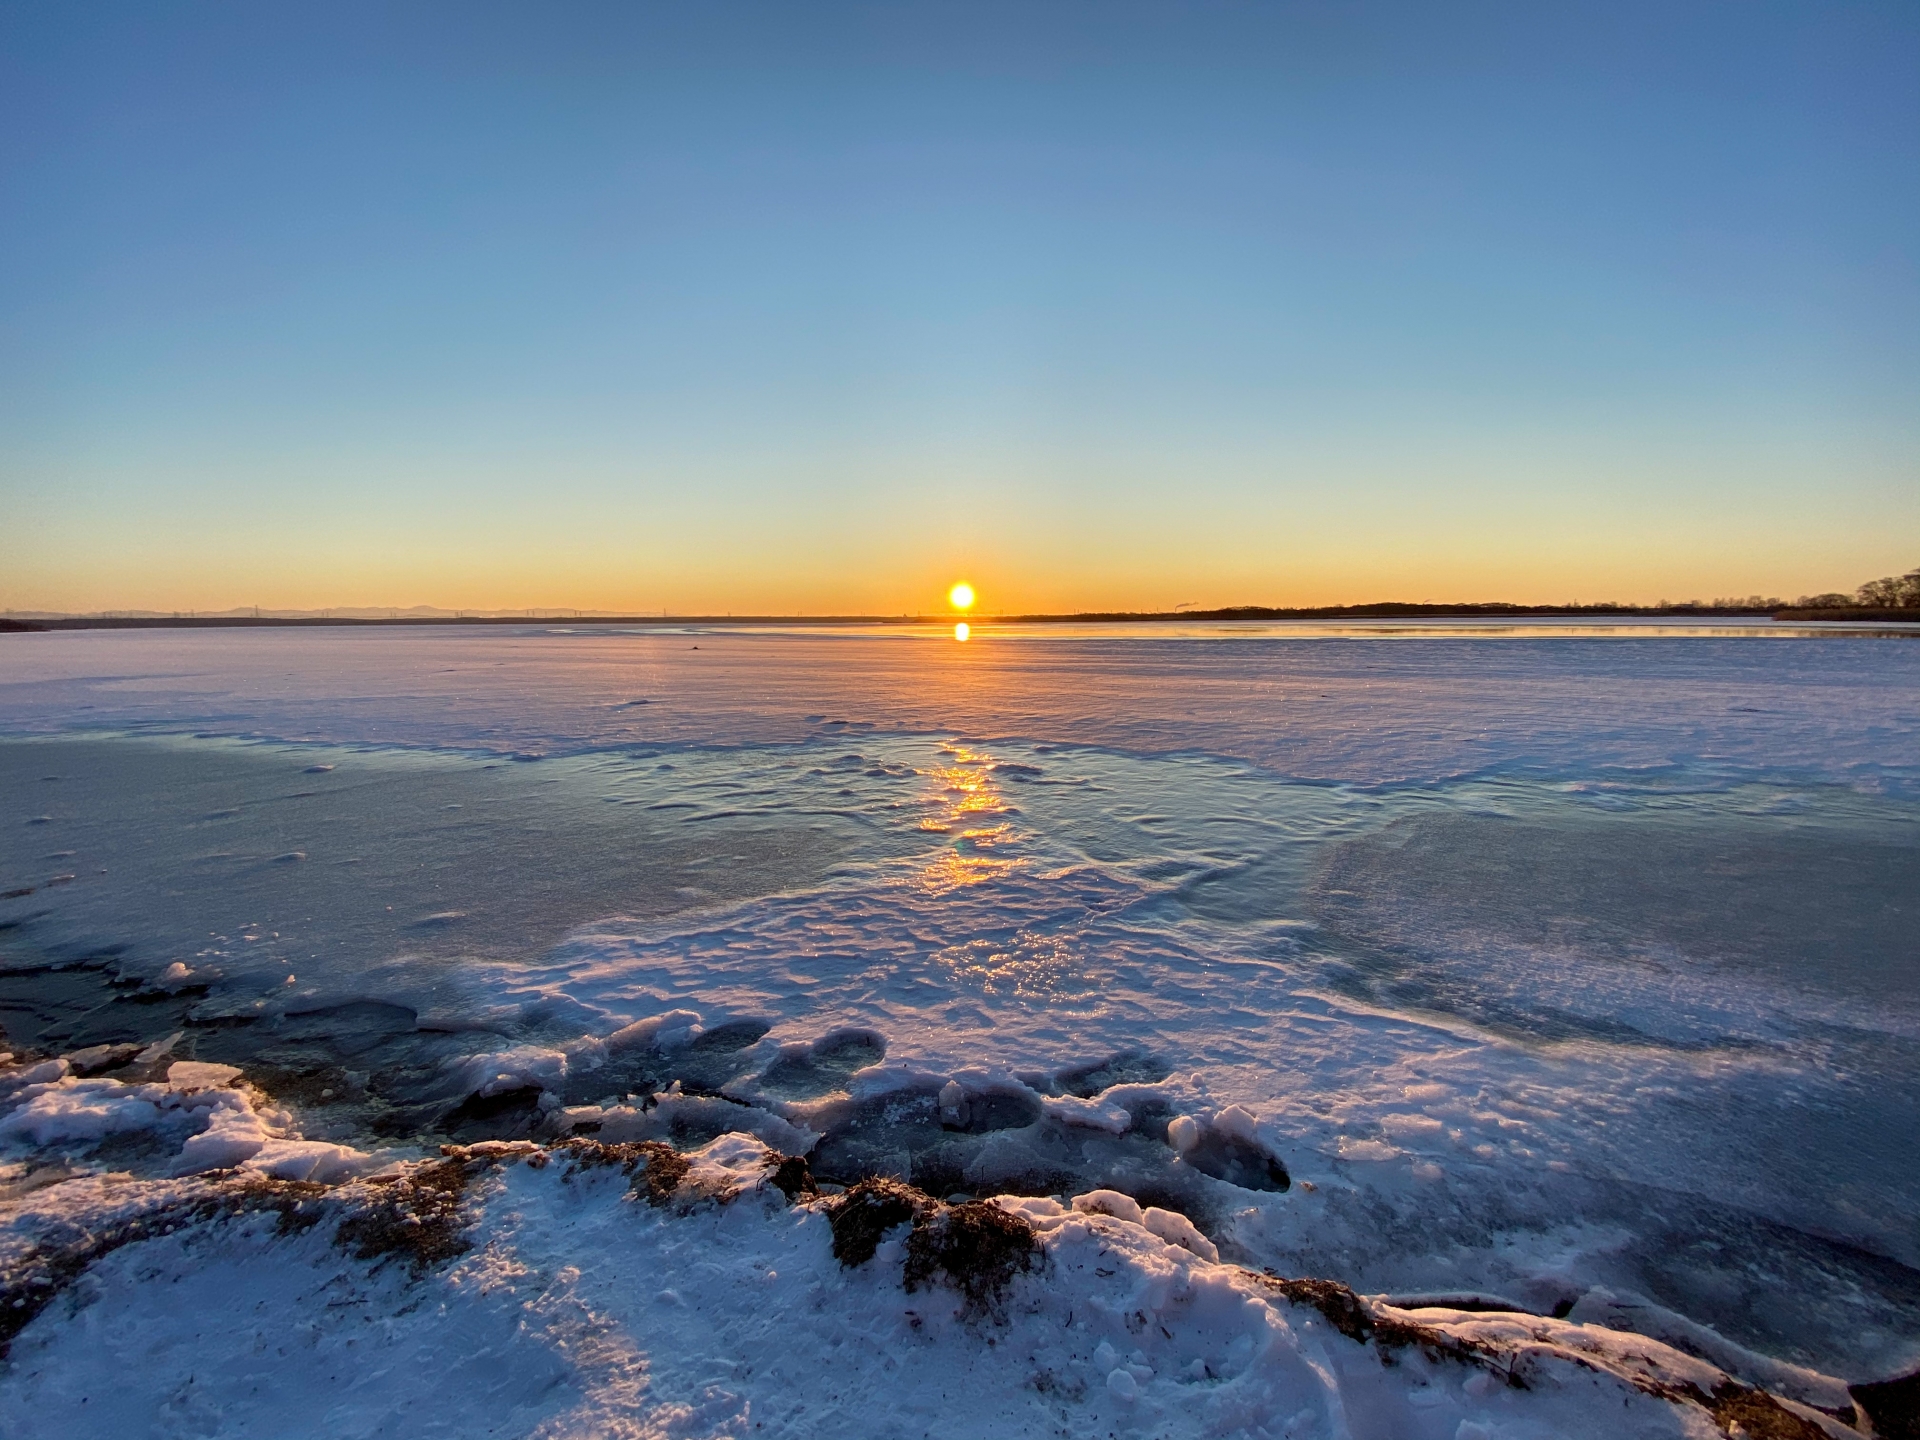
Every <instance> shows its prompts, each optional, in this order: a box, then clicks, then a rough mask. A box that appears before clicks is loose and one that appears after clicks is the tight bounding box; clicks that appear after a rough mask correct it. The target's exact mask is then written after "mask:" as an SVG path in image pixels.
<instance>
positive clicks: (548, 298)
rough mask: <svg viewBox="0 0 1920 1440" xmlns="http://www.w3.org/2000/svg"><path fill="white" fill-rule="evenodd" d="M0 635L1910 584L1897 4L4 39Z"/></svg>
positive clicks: (1912, 418) (61, 17)
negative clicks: (433, 610)
mask: <svg viewBox="0 0 1920 1440" xmlns="http://www.w3.org/2000/svg"><path fill="white" fill-rule="evenodd" d="M0 136H4V139H0V529H4V532H5V538H4V542H3V543H4V549H5V552H6V554H5V558H4V559H3V560H0V606H10V607H14V608H51V609H81V610H86V609H97V608H104V607H115V608H120V607H129V606H146V607H151V608H158V609H172V608H176V607H187V606H193V607H197V608H214V607H220V606H225V605H232V604H243V603H244V604H252V603H259V604H263V605H270V606H320V605H329V604H341V605H346V604H376V603H377V604H401V605H405V604H414V603H429V604H441V605H448V606H476V607H478V606H525V605H575V606H581V607H591V608H602V607H605V608H615V609H627V608H631V609H660V608H663V607H671V608H673V609H677V610H694V609H734V610H750V609H767V610H779V611H797V610H809V611H827V610H865V611H880V612H889V613H891V612H898V611H901V610H907V609H921V608H929V609H930V608H933V607H934V606H935V605H936V604H937V603H938V601H939V597H940V596H941V595H942V594H943V593H944V591H945V589H946V586H947V584H948V583H949V582H950V581H951V580H953V579H955V578H957V577H960V576H962V575H964V576H966V577H968V578H971V579H972V580H974V582H975V583H976V584H977V585H978V586H979V587H980V590H981V602H982V605H983V606H984V607H985V608H988V609H995V608H1012V609H1021V608H1078V607H1080V606H1083V605H1099V606H1106V605H1127V606H1161V605H1167V606H1171V605H1173V604H1177V603H1179V602H1182V601H1198V602H1202V603H1209V604H1225V603H1239V602H1267V603H1290V602H1306V601H1316V600H1317V601H1337V600H1364V599H1376V598H1403V599H1427V598H1436V599H1453V598H1490V597H1503V598H1515V599H1529V600H1560V599H1567V598H1576V597H1577V598H1581V599H1595V598H1606V597H1618V598H1628V599H1643V600H1650V599H1657V598H1659V597H1661V596H1663V595H1664V596H1668V597H1671V598H1675V599H1679V598H1691V597H1694V596H1705V597H1711V596H1713V595H1716V594H1727V593H1736V592H1737V593H1742V594H1744V593H1747V592H1749V591H1752V590H1766V591H1772V592H1779V593H1787V594H1794V593H1798V592H1800V591H1807V590H1818V589H1827V588H1833V587H1849V588H1850V587H1851V586H1852V585H1854V584H1856V583H1858V582H1859V581H1861V580H1864V579H1867V578H1870V577H1872V576H1874V575H1879V574H1884V573H1888V572H1889V571H1892V570H1896V569H1901V570H1904V569H1907V568H1910V567H1911V566H1913V565H1915V564H1920V5H1915V4H1913V3H1912V0H1897V3H1888V4H1877V5H1872V4H1870V5H1848V4H1830V3H1808V4H1793V5H1787V4H1765V3H1753V4H1687V3H1672V0H1667V3H1659V4H1638V3H1608V4H1592V5H1587V4H1539V3H1503V4H1475V3H1462V4H1431V3H1408V4H1272V5H1251V4H1221V5H1208V4H1178V5H1175V4H1162V5H1131V4H1124V3H1121V4H1115V3H1088V4H1073V5H1063V4H1048V3H1022V4H1011V5H995V4H953V5H946V4H901V5H886V6H880V5H873V6H861V5H833V4H823V5H800V4H776V5H749V4H732V3H713V4H690V3H689V4H671V5H646V4H617V5H597V4H574V5H565V4H541V5H530V4H510V5H507V4H503V5H488V4H475V3H460V4H446V5H427V4H412V5H409V4H390V5H377V6H361V5H355V4H341V3H326V4H310V5H291V4H272V5H259V4H254V3H244V4H243V3H220V4H212V3H207V4H137V5H135V4H128V5H120V4H95V3H87V4H74V3H69V0H60V3H47V4H19V3H4V4H0Z"/></svg>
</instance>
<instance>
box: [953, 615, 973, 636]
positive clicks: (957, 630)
mask: <svg viewBox="0 0 1920 1440" xmlns="http://www.w3.org/2000/svg"><path fill="white" fill-rule="evenodd" d="M972 635H973V627H972V626H971V625H969V624H967V622H966V621H964V620H962V621H961V622H960V623H959V624H958V625H956V626H954V627H953V638H954V639H956V640H966V639H969V638H970V637H971V636H972Z"/></svg>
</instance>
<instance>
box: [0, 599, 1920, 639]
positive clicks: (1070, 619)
mask: <svg viewBox="0 0 1920 1440" xmlns="http://www.w3.org/2000/svg"><path fill="white" fill-rule="evenodd" d="M1532 616H1561V617H1571V618H1580V619H1594V620H1606V619H1678V620H1707V621H1711V620H1727V619H1770V620H1786V621H1842V622H1847V621H1851V622H1854V623H1859V622H1862V621H1869V622H1871V621H1881V622H1889V621H1891V622H1896V623H1906V624H1920V610H1916V609H1898V610H1895V609H1883V608H1874V607H1868V606H1848V607H1845V608H1833V609H1791V608H1790V609H1780V610H1773V609H1766V608H1763V607H1745V606H1738V607H1736V606H1724V607H1720V606H1716V607H1712V608H1709V607H1707V606H1700V605H1666V606H1657V605H1613V604H1599V605H1515V604H1509V603H1505V602H1501V601H1492V602H1483V603H1472V604H1456V605H1440V604H1426V603H1413V602H1407V601H1398V600H1391V601H1379V602H1375V603H1373V604H1367V605H1314V606H1298V607H1273V606H1265V605H1235V606H1230V607H1227V608H1224V609H1217V610H1144V611H1143V610H1099V611H1085V612H1081V613H1078V614H1071V615H975V616H971V617H966V618H971V619H972V620H973V622H974V623H975V624H1001V625H1151V624H1179V623H1183V622H1185V623H1191V622H1194V621H1221V622H1231V621H1236V620H1240V621H1246V620H1394V619H1446V618H1458V619H1463V620H1488V619H1504V618H1527V617H1532ZM958 618H962V617H959V616H955V615H573V614H569V615H557V614H548V615H542V614H527V615H403V614H395V615H390V616H367V615H60V616H51V615H49V616H40V615H35V616H33V617H31V618H27V617H19V618H15V617H4V616H0V634H20V633H26V632H33V631H51V630H227V629H308V628H314V627H342V626H346V627H367V626H373V627H393V626H400V625H657V626H677V625H703V626H722V627H724V626H765V625H808V626H812V625H819V626H833V625H901V626H906V625H931V624H948V623H951V622H952V621H953V620H955V619H958Z"/></svg>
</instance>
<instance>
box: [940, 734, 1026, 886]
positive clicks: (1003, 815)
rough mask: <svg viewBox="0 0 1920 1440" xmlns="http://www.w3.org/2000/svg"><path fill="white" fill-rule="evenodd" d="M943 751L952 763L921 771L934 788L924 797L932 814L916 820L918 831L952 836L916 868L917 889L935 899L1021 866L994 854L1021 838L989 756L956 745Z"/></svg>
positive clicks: (1007, 858)
mask: <svg viewBox="0 0 1920 1440" xmlns="http://www.w3.org/2000/svg"><path fill="white" fill-rule="evenodd" d="M945 749H946V751H947V754H948V755H949V756H951V757H952V759H951V763H949V764H946V765H941V766H937V767H935V768H933V769H931V770H923V771H922V772H921V773H922V774H923V775H925V776H926V777H927V778H928V779H929V780H931V781H933V782H934V783H935V785H936V786H938V789H937V790H935V792H934V793H933V794H931V795H929V796H928V797H927V804H928V805H929V807H931V808H932V813H930V814H927V815H923V816H922V817H921V819H920V828H921V829H922V830H925V831H927V832H928V833H930V834H934V835H951V836H952V837H953V839H952V841H951V843H950V844H949V845H948V846H947V848H945V849H943V850H942V851H940V853H939V854H937V855H936V856H934V857H933V859H931V860H930V861H928V862H927V864H926V865H924V866H923V867H921V870H920V875H919V881H920V886H921V888H922V889H923V890H925V891H927V892H928V893H929V894H936V895H937V894H943V893H945V892H946V891H949V890H954V889H957V888H959V887H960V886H963V885H977V884H979V883H980V882H981V881H983V880H988V879H991V878H992V877H994V876H995V875H1003V874H1005V873H1007V872H1008V871H1009V870H1012V869H1014V868H1015V867H1017V866H1019V865H1020V864H1022V863H1023V862H1022V861H1020V860H1018V859H1016V858H1012V857H1008V856H1002V855H996V854H994V853H993V852H994V851H995V850H999V849H1002V848H1004V847H1007V846H1009V845H1013V844H1016V843H1018V841H1019V839H1020V834H1019V831H1018V830H1016V829H1015V828H1014V825H1013V820H1012V817H1013V816H1014V815H1016V814H1017V813H1018V812H1017V811H1016V810H1015V809H1014V808H1013V807H1012V806H1011V805H1009V804H1008V803H1007V801H1006V798H1005V797H1004V796H1003V795H1001V794H1000V792H999V791H998V790H997V789H996V788H995V787H994V783H993V765H994V761H993V757H992V756H991V755H982V754H979V753H978V752H976V751H973V750H969V749H967V748H966V747H965V746H961V745H949V746H946V747H945Z"/></svg>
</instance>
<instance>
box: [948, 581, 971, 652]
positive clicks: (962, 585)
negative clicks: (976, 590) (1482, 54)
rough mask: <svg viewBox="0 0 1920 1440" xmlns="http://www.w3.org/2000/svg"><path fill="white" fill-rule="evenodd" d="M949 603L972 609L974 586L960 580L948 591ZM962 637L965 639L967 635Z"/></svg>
mask: <svg viewBox="0 0 1920 1440" xmlns="http://www.w3.org/2000/svg"><path fill="white" fill-rule="evenodd" d="M947 603H948V604H949V605H951V606H953V608H954V609H956V610H971V609H972V608H973V586H971V585H969V584H968V583H967V582H966V581H964V580H962V581H960V582H959V583H957V584H956V585H955V586H954V587H953V588H952V589H951V590H949V591H947ZM962 638H963V639H964V638H965V637H964V636H963V637H962Z"/></svg>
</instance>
